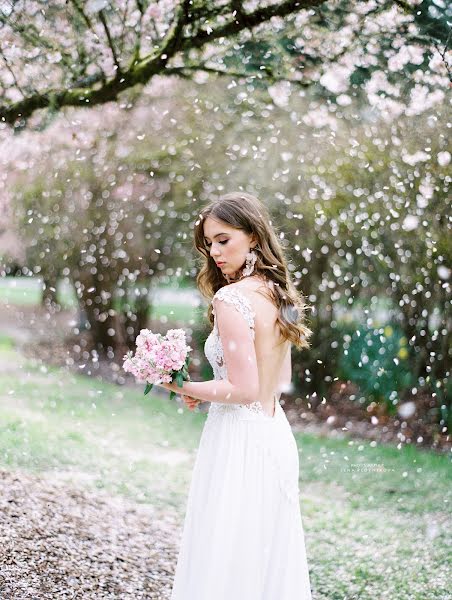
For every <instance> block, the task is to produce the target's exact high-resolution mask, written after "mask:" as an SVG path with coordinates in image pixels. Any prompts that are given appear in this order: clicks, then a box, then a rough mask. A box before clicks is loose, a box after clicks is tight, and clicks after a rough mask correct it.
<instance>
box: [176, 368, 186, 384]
mask: <svg viewBox="0 0 452 600" xmlns="http://www.w3.org/2000/svg"><path fill="white" fill-rule="evenodd" d="M176 383H177V385H178V386H179V387H182V386H183V385H184V377H183V375H182V373H181V372H180V371H178V373H177V375H176Z"/></svg>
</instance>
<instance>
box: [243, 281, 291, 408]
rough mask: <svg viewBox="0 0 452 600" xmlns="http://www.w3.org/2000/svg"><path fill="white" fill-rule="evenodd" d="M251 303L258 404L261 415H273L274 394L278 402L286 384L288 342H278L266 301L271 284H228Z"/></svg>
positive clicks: (270, 305)
mask: <svg viewBox="0 0 452 600" xmlns="http://www.w3.org/2000/svg"><path fill="white" fill-rule="evenodd" d="M231 285H232V286H234V287H236V288H237V289H239V290H240V291H241V292H242V293H244V294H245V295H246V297H247V298H248V299H249V301H250V302H251V305H252V308H253V311H254V313H255V318H254V325H255V341H254V345H255V349H256V361H257V366H258V372H259V395H258V398H259V401H260V403H261V404H262V408H263V410H264V412H266V413H267V414H268V415H273V410H274V397H275V394H276V395H277V398H278V399H279V396H280V394H281V391H282V389H283V388H284V386H285V385H288V384H289V383H290V379H291V362H290V346H291V344H290V341H289V340H286V339H284V338H282V336H281V334H280V331H279V327H278V325H277V323H276V319H277V314H278V309H277V308H276V306H275V305H274V303H273V302H272V300H271V299H270V298H269V297H268V292H267V293H266V288H267V289H270V288H271V286H272V285H273V282H272V281H267V282H266V281H264V280H262V279H261V278H259V277H247V278H246V279H245V280H242V281H240V282H237V283H235V284H231Z"/></svg>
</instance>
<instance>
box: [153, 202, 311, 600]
mask: <svg viewBox="0 0 452 600" xmlns="http://www.w3.org/2000/svg"><path fill="white" fill-rule="evenodd" d="M195 245H196V248H197V250H198V251H199V252H200V253H201V254H202V255H203V257H204V264H203V265H202V268H201V270H200V272H199V274H198V277H197V283H198V286H199V289H200V291H201V293H203V294H204V295H205V296H206V297H207V298H209V299H212V302H211V304H210V306H209V313H208V316H209V319H210V322H211V324H213V329H212V331H211V333H210V334H209V337H208V338H207V340H206V343H205V346H204V351H205V355H206V357H207V359H208V360H209V362H210V364H211V365H212V368H213V372H214V379H213V380H211V381H204V382H194V381H190V382H184V385H183V388H179V387H178V386H177V384H176V383H170V384H161V385H162V386H163V387H165V388H167V389H168V390H174V391H175V392H177V393H180V394H182V397H183V399H184V401H185V402H186V404H187V405H188V406H189V408H194V406H196V404H197V403H198V402H201V401H204V402H206V401H207V402H210V403H211V404H210V407H209V413H208V415H207V418H206V421H205V424H204V428H203V432H202V435H201V440H200V444H199V448H198V451H197V456H196V460H195V465H194V469H193V474H192V480H191V484H190V490H189V494H188V501H187V508H186V515H185V521H184V527H183V533H182V539H181V544H180V551H179V556H178V560H177V566H176V572H175V577H174V583H173V589H172V595H171V600H311V589H310V581H309V571H308V563H307V558H306V549H305V541H304V530H303V525H302V520H301V512H300V502H299V487H298V480H299V457H298V449H297V445H296V442H295V438H294V436H293V433H292V430H291V428H290V425H289V422H288V421H287V418H286V416H285V413H284V411H283V409H282V407H281V405H280V403H279V397H280V394H281V391H284V389H287V388H286V387H285V386H287V385H288V384H289V383H290V378H291V350H290V349H291V344H292V343H293V344H295V345H296V346H297V347H299V348H307V347H309V343H308V341H307V339H308V337H309V336H310V335H311V333H312V331H311V330H310V329H309V328H308V327H307V326H306V325H305V324H303V321H304V311H305V309H306V307H307V305H306V304H305V302H304V300H303V297H302V296H301V294H300V292H299V291H298V290H297V289H296V287H295V286H294V284H293V283H292V282H291V280H290V275H289V271H288V269H287V262H286V259H285V257H284V253H283V250H282V248H281V245H280V243H279V240H278V236H277V234H276V232H275V229H274V227H273V226H272V224H271V221H270V217H269V214H268V212H267V209H266V208H265V206H264V205H263V204H262V203H261V202H260V201H259V200H258V199H257V198H255V197H254V196H252V195H250V194H246V193H242V192H235V193H231V194H226V195H224V196H222V197H221V198H220V199H219V200H215V201H213V202H211V203H210V204H208V205H207V206H206V207H205V208H204V209H203V210H202V212H201V215H200V219H199V220H198V221H197V223H196V227H195ZM212 296H213V298H212Z"/></svg>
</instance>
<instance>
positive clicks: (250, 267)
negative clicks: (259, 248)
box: [242, 250, 257, 277]
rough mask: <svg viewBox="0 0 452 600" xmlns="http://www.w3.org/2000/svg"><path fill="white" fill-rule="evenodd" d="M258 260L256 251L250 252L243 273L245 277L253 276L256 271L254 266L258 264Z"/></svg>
mask: <svg viewBox="0 0 452 600" xmlns="http://www.w3.org/2000/svg"><path fill="white" fill-rule="evenodd" d="M256 260H257V254H256V253H255V252H254V250H250V252H248V254H247V255H246V263H245V268H244V269H243V271H242V275H243V277H248V276H249V275H251V274H252V272H253V271H254V265H255V264H256Z"/></svg>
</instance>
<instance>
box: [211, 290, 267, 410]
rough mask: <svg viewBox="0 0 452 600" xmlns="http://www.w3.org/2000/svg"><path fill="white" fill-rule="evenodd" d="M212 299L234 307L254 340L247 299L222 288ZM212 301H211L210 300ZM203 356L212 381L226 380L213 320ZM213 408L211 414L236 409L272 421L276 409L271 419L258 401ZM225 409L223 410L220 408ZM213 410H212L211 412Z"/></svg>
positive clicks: (218, 339) (252, 323)
mask: <svg viewBox="0 0 452 600" xmlns="http://www.w3.org/2000/svg"><path fill="white" fill-rule="evenodd" d="M214 298H218V299H219V300H224V301H225V302H229V303H230V304H232V305H234V306H235V308H236V309H237V310H238V311H239V312H240V313H241V314H242V315H243V317H244V318H245V320H246V322H247V323H248V325H249V327H250V329H251V334H252V337H253V340H254V339H255V330H254V317H255V316H256V313H255V312H254V311H253V309H252V307H251V303H250V301H249V300H248V298H247V297H246V296H245V295H244V294H243V293H242V292H240V291H239V290H238V289H237V288H234V287H229V286H224V287H222V288H220V289H219V290H218V291H217V292H216V294H215V295H214ZM212 301H213V299H212ZM212 314H213V315H214V317H215V316H216V315H215V308H214V307H213V309H212ZM204 354H205V355H206V358H207V360H208V361H209V363H210V364H211V366H212V369H213V375H214V379H216V380H220V379H227V378H228V373H227V369H226V365H225V363H224V354H223V346H222V344H221V338H220V334H219V331H218V326H217V322H216V319H215V320H214V326H213V329H212V331H211V332H210V334H209V336H208V338H207V340H206V342H205V344H204ZM213 405H214V406H212V407H211V408H210V410H211V411H212V413H213V412H215V411H218V412H220V411H231V410H237V408H245V409H246V410H247V411H249V412H251V413H253V414H254V415H256V416H260V417H262V416H264V417H266V418H267V419H273V418H275V417H276V409H275V417H271V416H269V415H267V413H266V412H264V410H263V408H262V405H261V403H260V402H259V401H256V402H251V403H250V404H229V403H224V404H222V403H221V402H215V403H213ZM221 407H225V408H221ZM212 409H213V410H212ZM209 412H210V411H209Z"/></svg>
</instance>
